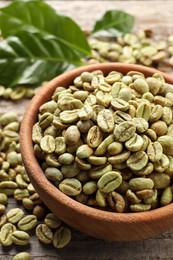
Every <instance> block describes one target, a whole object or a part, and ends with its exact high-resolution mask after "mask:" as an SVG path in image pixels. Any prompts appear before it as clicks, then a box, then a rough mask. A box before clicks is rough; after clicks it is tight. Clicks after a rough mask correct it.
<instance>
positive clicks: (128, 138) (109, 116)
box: [32, 70, 173, 212]
mask: <svg viewBox="0 0 173 260" xmlns="http://www.w3.org/2000/svg"><path fill="white" fill-rule="evenodd" d="M172 120H173V85H170V84H167V83H165V80H164V78H163V77H162V75H160V74H158V73H155V74H154V75H152V76H151V77H145V76H144V75H143V74H142V73H140V72H137V71H130V72H128V73H127V75H122V74H121V73H119V72H117V71H112V72H110V73H109V74H108V75H106V76H104V75H103V73H102V71H100V70H98V71H93V72H91V73H90V72H83V73H82V74H81V75H80V76H78V77H77V78H75V79H74V82H73V83H72V84H71V85H70V86H69V87H68V88H67V89H65V88H63V87H57V89H56V90H55V92H54V94H53V96H52V99H51V100H50V101H48V102H47V103H44V104H43V105H42V106H41V107H40V109H39V115H38V122H37V123H36V124H35V125H34V127H33V134H32V139H33V142H34V150H35V155H36V157H37V158H38V160H39V162H40V165H41V166H42V169H43V170H44V172H45V175H46V177H47V178H48V179H49V180H50V181H51V182H52V183H54V185H55V186H56V187H57V188H58V189H60V190H61V191H62V192H63V193H65V194H66V195H68V196H70V197H72V198H74V199H75V200H77V201H78V202H81V203H83V204H86V205H89V206H94V207H96V208H99V209H102V210H108V211H114V212H141V211H148V210H151V209H155V208H158V207H161V206H164V205H167V204H169V203H171V202H172V200H173V193H172V190H173V186H172V178H173V124H172Z"/></svg>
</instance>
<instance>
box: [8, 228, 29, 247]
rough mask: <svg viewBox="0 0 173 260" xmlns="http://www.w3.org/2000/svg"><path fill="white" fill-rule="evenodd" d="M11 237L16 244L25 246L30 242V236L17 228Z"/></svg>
mask: <svg viewBox="0 0 173 260" xmlns="http://www.w3.org/2000/svg"><path fill="white" fill-rule="evenodd" d="M11 239H12V241H13V243H14V244H16V245H21V246H24V245H27V244H28V243H29V240H30V236H29V235H28V233H26V232H24V231H20V230H16V231H14V232H13V233H12V235H11Z"/></svg>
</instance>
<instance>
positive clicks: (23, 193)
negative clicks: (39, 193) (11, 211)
mask: <svg viewBox="0 0 173 260" xmlns="http://www.w3.org/2000/svg"><path fill="white" fill-rule="evenodd" d="M14 197H15V199H16V200H23V199H24V198H28V197H29V191H28V190H27V189H16V190H15V191H14Z"/></svg>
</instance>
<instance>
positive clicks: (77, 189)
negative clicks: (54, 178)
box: [59, 178, 82, 196]
mask: <svg viewBox="0 0 173 260" xmlns="http://www.w3.org/2000/svg"><path fill="white" fill-rule="evenodd" d="M59 189H60V190H61V191H62V192H63V193H65V194H66V195H69V196H76V195H78V194H80V193H81V191H82V185H81V183H80V182H79V181H78V180H77V179H75V178H67V179H64V180H63V181H61V182H60V184H59Z"/></svg>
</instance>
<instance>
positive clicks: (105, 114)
mask: <svg viewBox="0 0 173 260" xmlns="http://www.w3.org/2000/svg"><path fill="white" fill-rule="evenodd" d="M97 124H98V126H99V127H100V129H101V130H102V131H103V132H106V133H111V132H112V131H113V129H114V118H113V114H112V113H111V111H110V110H109V109H103V110H102V111H100V112H99V114H98V117H97Z"/></svg>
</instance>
